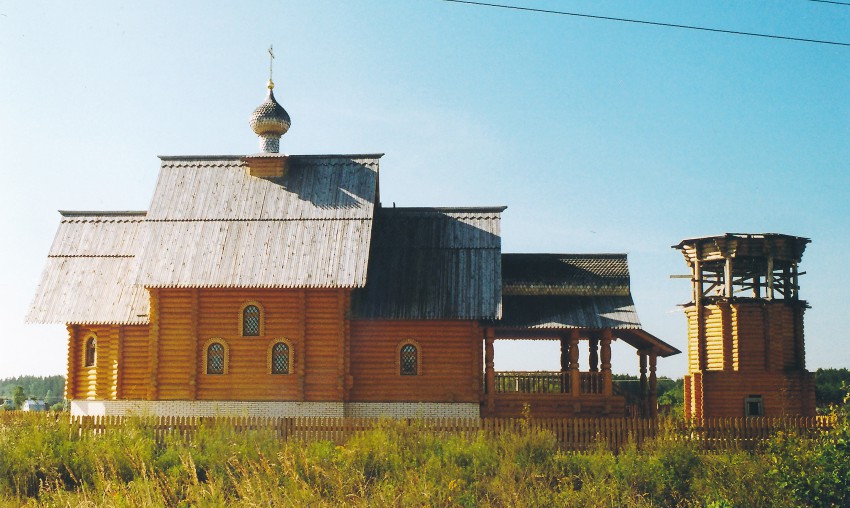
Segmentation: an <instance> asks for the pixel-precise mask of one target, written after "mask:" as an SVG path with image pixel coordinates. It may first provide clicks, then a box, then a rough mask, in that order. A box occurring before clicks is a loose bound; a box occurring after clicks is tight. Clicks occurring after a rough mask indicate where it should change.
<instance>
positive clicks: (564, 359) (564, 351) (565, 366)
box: [561, 335, 570, 372]
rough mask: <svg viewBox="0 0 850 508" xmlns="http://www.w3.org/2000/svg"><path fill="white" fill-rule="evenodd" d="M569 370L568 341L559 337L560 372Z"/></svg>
mask: <svg viewBox="0 0 850 508" xmlns="http://www.w3.org/2000/svg"><path fill="white" fill-rule="evenodd" d="M569 370H570V340H569V338H567V337H566V336H564V335H562V336H561V372H567V371H569Z"/></svg>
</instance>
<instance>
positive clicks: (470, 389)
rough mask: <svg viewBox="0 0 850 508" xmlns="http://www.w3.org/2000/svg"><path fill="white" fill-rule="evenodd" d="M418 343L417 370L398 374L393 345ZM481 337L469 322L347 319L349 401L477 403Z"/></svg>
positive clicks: (474, 324)
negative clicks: (349, 365)
mask: <svg viewBox="0 0 850 508" xmlns="http://www.w3.org/2000/svg"><path fill="white" fill-rule="evenodd" d="M405 339H414V340H415V341H416V342H417V343H418V344H419V346H420V352H419V354H420V358H419V359H420V363H419V366H420V375H418V376H402V375H400V374H399V364H398V359H397V358H396V356H397V354H398V346H399V344H400V343H401V341H403V340H405ZM482 344H483V338H482V335H481V331H480V329H479V328H478V326H477V323H474V322H471V321H352V322H351V376H352V378H353V386H352V388H351V397H350V400H352V401H384V402H397V401H412V402H416V401H421V402H436V401H446V402H477V401H478V400H479V397H480V393H481V377H482V372H481V367H480V363H481V356H482V354H483V350H482V348H483V345H482Z"/></svg>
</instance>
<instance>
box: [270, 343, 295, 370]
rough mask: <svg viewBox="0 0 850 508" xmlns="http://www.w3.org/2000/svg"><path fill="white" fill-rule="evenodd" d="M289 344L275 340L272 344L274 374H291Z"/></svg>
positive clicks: (271, 358)
mask: <svg viewBox="0 0 850 508" xmlns="http://www.w3.org/2000/svg"><path fill="white" fill-rule="evenodd" d="M289 359H290V358H289V344H287V343H286V342H275V343H274V345H272V350H271V357H270V358H269V362H270V364H271V369H270V371H271V373H272V374H289Z"/></svg>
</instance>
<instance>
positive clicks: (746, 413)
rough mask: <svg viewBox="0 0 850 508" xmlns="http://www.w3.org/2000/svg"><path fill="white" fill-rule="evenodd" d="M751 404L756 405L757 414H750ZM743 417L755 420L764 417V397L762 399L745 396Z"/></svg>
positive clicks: (755, 396) (756, 396)
mask: <svg viewBox="0 0 850 508" xmlns="http://www.w3.org/2000/svg"><path fill="white" fill-rule="evenodd" d="M751 404H756V405H757V406H756V407H757V408H758V411H757V414H754V413H751V412H750V407H751V406H750V405H751ZM744 416H746V417H747V418H756V417H761V416H764V397H762V396H761V395H747V396H746V398H744Z"/></svg>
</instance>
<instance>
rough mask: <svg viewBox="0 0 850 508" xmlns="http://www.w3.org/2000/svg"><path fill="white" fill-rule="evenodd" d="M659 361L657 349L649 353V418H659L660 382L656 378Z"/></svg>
mask: <svg viewBox="0 0 850 508" xmlns="http://www.w3.org/2000/svg"><path fill="white" fill-rule="evenodd" d="M657 360H658V351H657V350H656V349H655V348H652V350H651V351H650V352H649V398H648V404H649V416H651V417H653V418H654V417H656V416H658V380H657V378H656V377H655V367H656V363H657Z"/></svg>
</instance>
